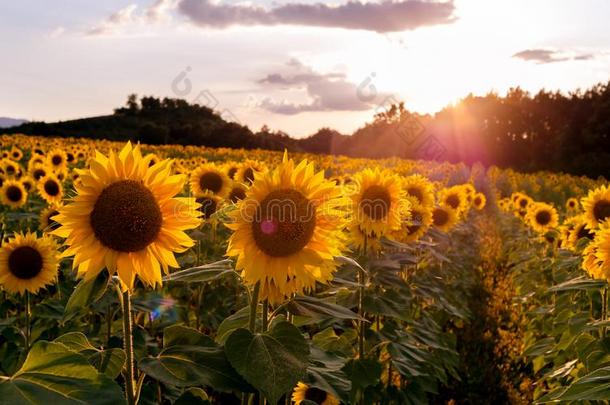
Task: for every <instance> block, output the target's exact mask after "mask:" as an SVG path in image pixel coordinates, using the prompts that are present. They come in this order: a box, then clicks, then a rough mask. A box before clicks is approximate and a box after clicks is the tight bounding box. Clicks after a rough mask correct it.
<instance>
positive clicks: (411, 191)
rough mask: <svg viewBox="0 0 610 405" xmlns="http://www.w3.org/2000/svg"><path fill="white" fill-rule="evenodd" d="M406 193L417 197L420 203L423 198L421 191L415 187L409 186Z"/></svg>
mask: <svg viewBox="0 0 610 405" xmlns="http://www.w3.org/2000/svg"><path fill="white" fill-rule="evenodd" d="M407 193H408V194H409V195H412V196H413V197H415V198H417V200H418V201H419V202H420V203H422V202H423V200H424V194H423V193H422V191H421V190H420V189H419V188H417V187H409V188H408V189H407Z"/></svg>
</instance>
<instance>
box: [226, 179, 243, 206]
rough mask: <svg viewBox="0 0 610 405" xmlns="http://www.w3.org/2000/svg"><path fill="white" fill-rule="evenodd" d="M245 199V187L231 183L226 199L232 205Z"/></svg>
mask: <svg viewBox="0 0 610 405" xmlns="http://www.w3.org/2000/svg"><path fill="white" fill-rule="evenodd" d="M244 198H246V187H245V186H242V185H241V184H237V183H233V186H232V187H231V190H230V191H229V196H228V199H229V201H231V202H232V203H237V202H239V201H241V200H243V199H244Z"/></svg>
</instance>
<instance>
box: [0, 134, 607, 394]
mask: <svg viewBox="0 0 610 405" xmlns="http://www.w3.org/2000/svg"><path fill="white" fill-rule="evenodd" d="M0 151H1V153H2V156H1V160H0V222H1V235H0V236H1V239H0V241H1V245H0V291H1V294H2V300H1V302H0V403H2V404H22V403H23V404H51V403H52V404H53V405H59V404H129V405H132V404H136V403H137V404H265V403H266V404H269V405H271V404H303V405H312V404H324V405H333V404H428V403H438V404H455V403H494V404H497V403H517V404H521V403H524V404H525V403H532V402H537V403H545V402H558V401H565V402H582V401H598V400H599V401H606V402H608V401H610V336H609V334H608V333H607V330H608V329H610V316H609V314H608V306H609V300H610V298H609V296H608V284H607V280H608V279H610V221H609V219H610V187H609V186H608V183H607V181H606V180H605V179H603V178H600V179H597V180H593V179H589V178H585V177H574V176H569V175H563V174H556V173H547V172H544V173H542V172H541V173H533V174H523V173H518V172H515V171H512V170H510V169H498V168H495V167H490V168H484V167H482V166H477V165H475V166H472V167H470V166H466V165H463V164H449V163H438V162H425V161H407V160H401V159H385V160H365V159H354V158H347V157H343V156H324V155H306V154H287V153H278V152H272V151H263V150H235V149H213V148H204V147H190V146H176V145H163V146H148V145H139V144H132V143H126V144H125V143H113V142H108V141H92V140H87V139H66V138H63V139H60V138H49V137H31V136H23V135H11V136H8V135H4V136H1V137H0Z"/></svg>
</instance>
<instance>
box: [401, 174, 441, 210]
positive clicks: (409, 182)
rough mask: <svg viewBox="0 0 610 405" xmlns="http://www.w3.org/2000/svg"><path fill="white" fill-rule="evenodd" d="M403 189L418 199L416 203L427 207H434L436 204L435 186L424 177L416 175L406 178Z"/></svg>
mask: <svg viewBox="0 0 610 405" xmlns="http://www.w3.org/2000/svg"><path fill="white" fill-rule="evenodd" d="M402 187H403V189H404V191H405V193H407V194H408V195H410V196H413V197H415V198H416V199H417V201H414V203H419V204H420V205H423V206H426V207H432V205H433V204H434V186H433V185H432V183H431V182H430V181H429V180H428V179H427V178H425V177H424V176H422V175H419V174H414V175H411V176H408V177H405V179H404V181H403V184H402Z"/></svg>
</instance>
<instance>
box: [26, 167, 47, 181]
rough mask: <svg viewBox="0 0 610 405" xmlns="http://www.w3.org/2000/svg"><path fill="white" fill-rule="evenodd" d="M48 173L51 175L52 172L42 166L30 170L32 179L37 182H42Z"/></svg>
mask: <svg viewBox="0 0 610 405" xmlns="http://www.w3.org/2000/svg"><path fill="white" fill-rule="evenodd" d="M47 173H51V170H50V169H48V168H47V167H46V166H45V165H42V164H36V165H34V166H32V168H31V169H30V174H31V175H32V178H34V180H35V181H37V182H38V181H40V180H41V179H42V178H43V177H45V176H46V175H47Z"/></svg>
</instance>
